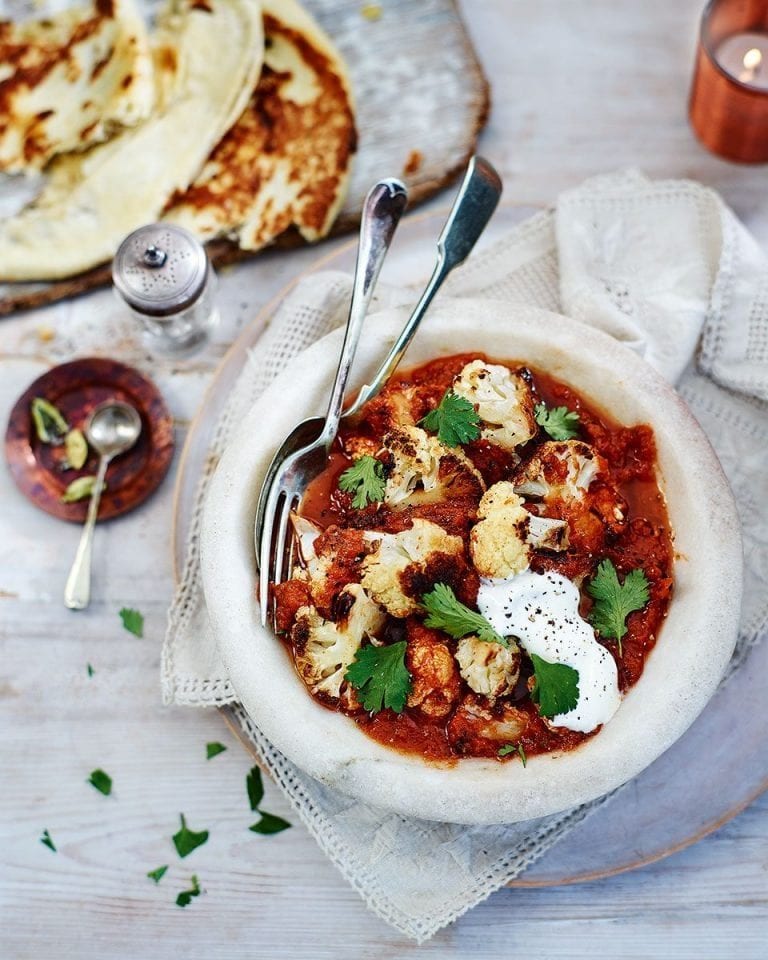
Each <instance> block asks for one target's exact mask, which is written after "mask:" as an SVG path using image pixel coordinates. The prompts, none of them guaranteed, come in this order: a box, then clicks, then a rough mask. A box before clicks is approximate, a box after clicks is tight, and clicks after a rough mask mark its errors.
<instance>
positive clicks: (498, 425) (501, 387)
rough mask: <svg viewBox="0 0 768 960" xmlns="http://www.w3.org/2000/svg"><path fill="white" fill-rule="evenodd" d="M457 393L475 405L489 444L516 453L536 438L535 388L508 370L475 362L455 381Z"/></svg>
mask: <svg viewBox="0 0 768 960" xmlns="http://www.w3.org/2000/svg"><path fill="white" fill-rule="evenodd" d="M453 392H454V393H456V394H458V395H459V396H460V397H464V399H465V400H469V402H470V403H471V404H473V405H474V407H475V409H476V410H477V413H478V415H479V417H480V419H481V421H482V422H483V427H482V431H481V436H482V437H484V438H485V439H486V440H491V441H492V442H493V443H497V444H498V445H499V446H500V447H503V448H504V449H505V450H514V449H515V447H519V446H520V445H521V444H523V443H527V442H528V441H529V440H530V439H531V438H532V437H533V436H535V434H536V430H537V429H538V428H537V426H536V419H535V417H534V400H533V394H532V392H531V388H530V386H529V385H528V383H527V382H526V381H525V380H524V379H523V377H521V376H520V375H519V374H515V373H512V371H511V370H509V369H508V368H507V367H503V366H501V364H498V363H485V362H484V361H483V360H473V361H472V362H471V363H468V364H467V365H466V366H465V367H464V369H463V370H462V371H461V373H460V374H459V375H458V377H456V378H455V379H454V381H453Z"/></svg>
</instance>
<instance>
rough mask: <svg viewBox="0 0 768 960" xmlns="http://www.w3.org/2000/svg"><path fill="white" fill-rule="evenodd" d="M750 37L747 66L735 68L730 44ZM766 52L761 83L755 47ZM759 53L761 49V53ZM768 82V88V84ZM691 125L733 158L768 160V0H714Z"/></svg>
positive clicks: (702, 40)
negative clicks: (754, 59) (727, 54)
mask: <svg viewBox="0 0 768 960" xmlns="http://www.w3.org/2000/svg"><path fill="white" fill-rule="evenodd" d="M740 34H755V35H762V36H760V37H759V39H758V38H756V37H753V38H752V39H751V40H750V38H744V55H745V57H746V59H744V60H743V68H742V69H739V68H738V66H737V67H736V68H734V65H733V63H732V62H731V60H732V58H728V62H726V57H725V50H726V47H725V46H724V44H726V43H727V42H728V41H729V38H733V39H732V40H730V46H731V47H733V46H734V44H738V42H739V41H738V40H737V39H736V38H737V37H738V36H739V35H740ZM763 38H764V43H765V51H764V53H763V59H762V62H761V65H760V70H761V75H760V79H759V82H757V81H756V79H754V78H755V77H756V74H755V71H754V68H752V69H750V63H751V61H750V58H749V52H754V51H753V50H752V49H751V48H754V47H755V45H757V46H758V47H759V48H760V49H762V45H761V42H760V41H763ZM755 57H757V54H755ZM763 84H765V87H764V86H763ZM689 115H690V119H691V125H692V126H693V129H694V131H695V133H696V135H697V137H698V138H699V140H701V142H702V143H703V144H704V146H705V147H707V148H708V149H709V150H711V151H712V152H713V153H716V154H718V155H719V156H721V157H724V158H725V159H727V160H737V161H741V162H744V163H760V162H764V161H768V0H711V2H710V3H709V4H708V6H707V8H706V9H705V11H704V14H703V16H702V19H701V33H700V36H699V48H698V52H697V56H696V70H695V73H694V77H693V87H692V89H691V99H690V104H689Z"/></svg>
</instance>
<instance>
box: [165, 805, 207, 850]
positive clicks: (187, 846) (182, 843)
mask: <svg viewBox="0 0 768 960" xmlns="http://www.w3.org/2000/svg"><path fill="white" fill-rule="evenodd" d="M179 816H180V817H181V829H180V830H179V832H178V833H174V835H173V845H174V847H176V852H177V853H178V855H179V856H180V857H182V858H183V857H188V856H189V855H190V853H192V851H193V850H196V849H197V848H198V847H200V846H202V845H203V844H204V843H205V841H206V840H207V839H208V831H207V830H201V831H200V833H195V831H194V830H190V829H189V828H188V827H187V821H186V819H185V817H184V814H183V813H181V814H179Z"/></svg>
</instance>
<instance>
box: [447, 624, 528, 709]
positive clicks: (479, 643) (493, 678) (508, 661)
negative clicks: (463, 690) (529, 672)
mask: <svg viewBox="0 0 768 960" xmlns="http://www.w3.org/2000/svg"><path fill="white" fill-rule="evenodd" d="M456 659H457V660H458V662H459V668H460V670H461V675H462V677H463V678H464V679H465V680H466V682H467V685H468V686H469V688H470V690H474V692H475V693H479V694H480V696H483V697H487V698H488V699H489V700H496V698H497V697H504V696H506V695H507V694H508V693H511V692H512V690H513V689H514V687H515V684H516V683H517V678H518V677H519V676H520V650H519V648H518V646H517V644H516V643H515V642H514V640H510V641H509V647H503V646H502V645H501V644H500V643H486V642H485V641H484V640H480V639H479V638H478V637H476V636H469V637H463V638H462V639H461V640H459V645H458V647H457V648H456Z"/></svg>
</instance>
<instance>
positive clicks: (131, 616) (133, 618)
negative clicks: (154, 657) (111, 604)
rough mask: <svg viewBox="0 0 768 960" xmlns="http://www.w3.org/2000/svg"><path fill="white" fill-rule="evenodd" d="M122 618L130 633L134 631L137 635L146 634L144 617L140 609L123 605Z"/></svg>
mask: <svg viewBox="0 0 768 960" xmlns="http://www.w3.org/2000/svg"><path fill="white" fill-rule="evenodd" d="M120 619H121V620H122V621H123V626H124V627H125V629H126V630H127V631H128V633H132V634H133V635H134V636H135V637H143V636H144V617H143V615H142V614H140V613H139V611H138V610H131V609H130V608H129V607H123V609H122V610H121V611H120Z"/></svg>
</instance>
